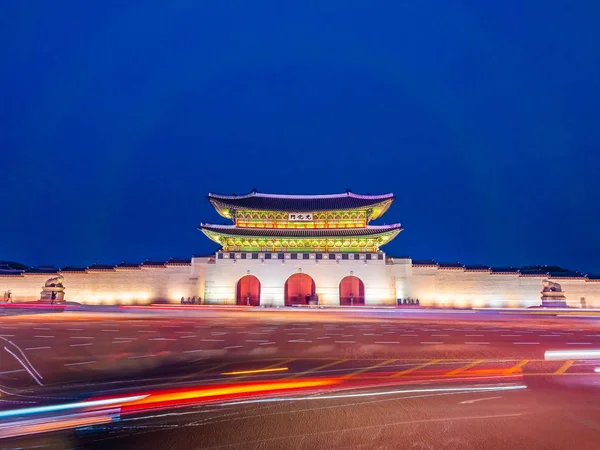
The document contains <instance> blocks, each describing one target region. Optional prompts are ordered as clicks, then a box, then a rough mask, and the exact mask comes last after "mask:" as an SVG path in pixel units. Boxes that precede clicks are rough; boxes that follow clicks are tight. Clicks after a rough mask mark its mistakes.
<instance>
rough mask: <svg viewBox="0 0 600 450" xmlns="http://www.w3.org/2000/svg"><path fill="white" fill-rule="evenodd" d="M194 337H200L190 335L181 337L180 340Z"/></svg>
mask: <svg viewBox="0 0 600 450" xmlns="http://www.w3.org/2000/svg"><path fill="white" fill-rule="evenodd" d="M193 337H198V335H196V334H188V335H187V336H181V337H180V338H179V339H186V338H193Z"/></svg>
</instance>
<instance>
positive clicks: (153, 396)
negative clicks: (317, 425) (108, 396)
mask: <svg viewBox="0 0 600 450" xmlns="http://www.w3.org/2000/svg"><path fill="white" fill-rule="evenodd" d="M337 383H339V380H337V379H335V378H321V379H313V380H297V381H275V382H267V383H242V384H231V385H225V386H221V387H205V388H200V389H179V390H173V391H163V392H158V393H150V395H148V396H147V397H145V398H143V399H140V400H136V401H132V402H127V403H123V405H122V406H123V407H124V408H127V407H137V406H144V405H153V404H154V405H158V404H161V403H173V402H186V401H190V400H195V399H210V398H214V397H223V396H232V395H241V394H256V393H267V392H273V391H282V390H291V389H303V388H313V387H320V386H331V385H333V384H337Z"/></svg>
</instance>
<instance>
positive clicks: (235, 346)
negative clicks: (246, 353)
mask: <svg viewBox="0 0 600 450" xmlns="http://www.w3.org/2000/svg"><path fill="white" fill-rule="evenodd" d="M224 348H225V349H227V350H229V349H231V348H242V346H241V345H230V346H229V347H224Z"/></svg>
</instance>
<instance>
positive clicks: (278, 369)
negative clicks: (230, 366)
mask: <svg viewBox="0 0 600 450" xmlns="http://www.w3.org/2000/svg"><path fill="white" fill-rule="evenodd" d="M286 370H288V368H287V367H274V368H272V369H268V368H267V369H255V370H238V371H236V372H221V375H253V374H257V373H268V372H284V371H286Z"/></svg>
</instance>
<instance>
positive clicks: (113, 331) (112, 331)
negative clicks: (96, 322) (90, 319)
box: [100, 330, 119, 333]
mask: <svg viewBox="0 0 600 450" xmlns="http://www.w3.org/2000/svg"><path fill="white" fill-rule="evenodd" d="M100 331H106V332H111V333H115V332H118V331H119V330H100Z"/></svg>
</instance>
